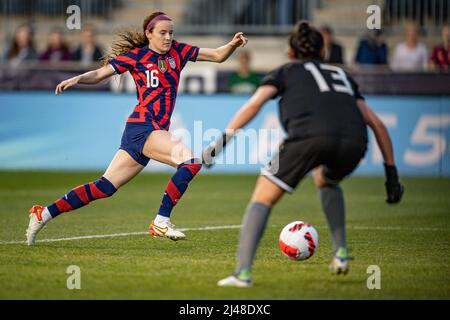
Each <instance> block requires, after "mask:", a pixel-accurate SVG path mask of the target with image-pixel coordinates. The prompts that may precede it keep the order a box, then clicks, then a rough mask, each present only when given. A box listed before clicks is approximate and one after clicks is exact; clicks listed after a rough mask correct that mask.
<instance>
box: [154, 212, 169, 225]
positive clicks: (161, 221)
mask: <svg viewBox="0 0 450 320" xmlns="http://www.w3.org/2000/svg"><path fill="white" fill-rule="evenodd" d="M169 221H170V218H168V217H164V216H162V215H160V214H157V215H156V218H155V223H156V224H157V225H161V224H166V222H169Z"/></svg>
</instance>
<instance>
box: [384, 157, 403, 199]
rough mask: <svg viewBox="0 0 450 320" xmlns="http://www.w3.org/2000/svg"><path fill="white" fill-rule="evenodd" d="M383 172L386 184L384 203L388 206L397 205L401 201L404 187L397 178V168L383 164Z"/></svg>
mask: <svg viewBox="0 0 450 320" xmlns="http://www.w3.org/2000/svg"><path fill="white" fill-rule="evenodd" d="M384 172H385V175H386V182H385V184H384V185H385V186H386V194H387V199H386V202H387V203H390V204H393V203H398V202H400V200H401V199H402V196H403V192H404V191H405V187H404V186H403V184H401V182H400V180H399V178H398V174H397V168H396V167H395V165H387V164H384Z"/></svg>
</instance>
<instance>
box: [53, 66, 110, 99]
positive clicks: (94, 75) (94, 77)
mask: <svg viewBox="0 0 450 320" xmlns="http://www.w3.org/2000/svg"><path fill="white" fill-rule="evenodd" d="M114 73H115V72H114V70H113V68H111V67H110V66H109V65H106V66H103V67H101V68H98V69H97V70H93V71H88V72H86V73H83V74H81V75H79V76H76V77H73V78H70V79H67V80H64V81H62V82H61V83H60V84H58V85H57V86H56V89H55V95H58V94H60V93H61V92H63V91H64V90H67V89H69V88H70V87H73V86H74V85H76V84H77V83H81V84H96V83H99V82H100V81H102V80H104V79H106V78H108V77H110V76H112V75H114Z"/></svg>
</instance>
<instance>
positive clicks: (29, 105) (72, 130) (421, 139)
mask: <svg viewBox="0 0 450 320" xmlns="http://www.w3.org/2000/svg"><path fill="white" fill-rule="evenodd" d="M247 98H248V97H244V96H229V95H211V96H192V95H180V96H179V97H178V99H177V106H176V108H175V112H174V114H173V117H172V125H171V131H173V132H175V133H176V134H177V135H179V136H181V137H182V138H183V141H184V142H185V143H186V144H187V145H189V146H190V147H191V148H192V149H193V150H194V152H195V153H197V154H198V153H199V152H200V151H201V149H202V147H204V146H206V145H207V144H208V143H209V142H210V141H211V140H212V139H213V138H214V137H216V136H217V135H218V134H219V133H220V131H221V130H223V129H224V128H225V126H226V124H227V123H228V122H229V120H230V119H231V117H232V116H233V114H234V113H235V112H236V111H237V110H238V108H239V107H240V106H241V105H242V104H243V103H244V102H245V101H246V100H247ZM367 101H368V103H369V104H370V105H371V106H372V107H373V109H374V110H375V112H376V113H377V114H378V115H379V116H380V117H381V118H382V119H383V121H384V122H385V123H386V125H387V127H388V129H389V132H390V134H391V136H392V138H393V141H394V146H395V158H396V162H397V165H398V168H399V171H400V173H401V174H402V175H424V176H447V177H448V176H450V97H413V96H401V97H395V96H367ZM135 104H136V99H135V95H133V94H112V93H106V92H95V93H94V92H93V93H86V92H84V93H79V92H65V93H64V94H62V95H61V96H58V97H55V96H54V95H53V94H52V93H47V92H45V93H44V92H29V91H27V92H2V93H0V170H103V169H105V168H106V166H107V165H108V163H109V161H110V160H111V159H112V157H113V156H114V153H115V152H116V150H117V148H118V147H119V144H120V138H121V134H122V130H123V128H124V125H125V121H126V119H127V117H128V115H129V114H130V113H131V110H132V108H133V106H134V105H135ZM279 128H280V126H279V123H278V120H277V103H276V101H271V102H270V103H268V104H267V105H266V106H265V107H264V108H263V110H262V112H261V113H260V114H259V115H258V116H257V118H256V119H255V120H254V121H252V122H251V123H250V125H249V126H248V128H247V129H249V130H247V131H245V132H244V135H243V136H242V139H236V141H235V142H233V143H231V144H230V145H229V146H228V147H227V150H226V152H225V153H224V154H223V156H222V157H221V158H219V159H218V164H217V165H216V166H215V168H214V169H213V171H211V172H240V173H256V172H258V171H259V169H260V168H261V167H262V165H263V164H265V163H266V162H267V161H268V159H269V158H270V155H271V154H272V153H273V152H274V151H276V150H277V144H278V143H279V139H281V138H282V131H277V129H279ZM237 150H239V152H237ZM242 150H245V152H242ZM146 170H149V171H161V170H169V171H170V170H171V168H169V167H168V166H166V165H160V164H157V163H156V162H155V161H152V162H151V164H150V165H149V167H148V168H147V169H146ZM205 172H206V170H205ZM356 173H357V174H370V175H381V174H383V167H382V158H381V154H380V152H379V150H378V148H377V147H376V145H375V141H374V137H373V135H372V134H370V141H369V147H368V151H367V153H366V157H365V159H364V160H363V162H362V163H361V165H360V166H359V168H358V170H357V171H356Z"/></svg>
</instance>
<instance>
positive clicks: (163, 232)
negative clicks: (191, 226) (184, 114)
mask: <svg viewBox="0 0 450 320" xmlns="http://www.w3.org/2000/svg"><path fill="white" fill-rule="evenodd" d="M143 153H144V154H145V156H147V157H149V158H151V159H154V160H157V161H160V162H163V163H166V164H168V165H171V166H172V167H175V168H176V169H177V171H176V172H175V174H174V175H173V176H172V178H171V179H170V180H169V183H168V184H167V186H166V189H165V191H164V194H163V197H162V200H161V205H160V207H159V210H158V214H157V215H156V217H155V218H154V219H153V220H152V222H151V223H150V226H149V229H148V231H149V233H150V234H151V235H152V236H153V237H155V238H156V237H166V238H169V239H172V240H175V241H176V240H181V239H185V237H186V235H185V234H184V233H183V232H181V231H180V230H178V229H176V228H175V226H174V225H173V224H172V222H171V221H170V216H171V213H172V210H173V208H174V207H175V205H176V204H177V203H178V202H179V200H180V199H181V197H182V196H183V194H184V192H185V191H186V189H187V188H188V185H189V182H190V181H191V180H192V179H193V178H194V177H195V176H196V175H197V173H198V172H199V171H200V169H201V161H200V160H198V159H195V158H194V155H193V153H192V152H191V151H190V150H189V148H187V147H186V146H185V145H184V144H183V143H182V142H181V141H180V139H178V138H176V137H174V136H172V134H171V133H169V132H167V131H163V130H156V131H153V132H152V133H151V134H150V136H149V137H148V139H147V141H146V143H145V145H144V150H143Z"/></svg>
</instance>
